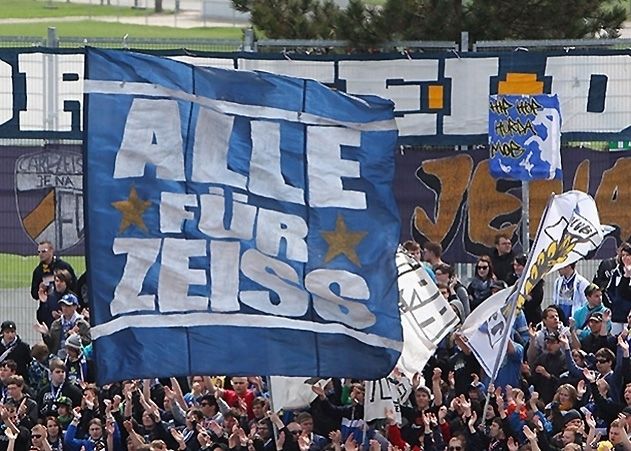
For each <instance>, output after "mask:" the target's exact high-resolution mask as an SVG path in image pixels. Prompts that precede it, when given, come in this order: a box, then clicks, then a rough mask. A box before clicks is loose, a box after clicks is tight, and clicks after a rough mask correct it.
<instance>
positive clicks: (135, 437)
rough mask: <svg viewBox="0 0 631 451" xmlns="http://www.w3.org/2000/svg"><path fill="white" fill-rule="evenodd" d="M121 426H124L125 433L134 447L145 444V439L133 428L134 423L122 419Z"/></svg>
mask: <svg viewBox="0 0 631 451" xmlns="http://www.w3.org/2000/svg"><path fill="white" fill-rule="evenodd" d="M123 427H124V428H125V431H127V435H128V436H129V438H130V439H131V441H132V443H133V444H134V446H135V447H136V448H138V447H141V446H144V445H145V439H144V438H142V437H141V436H140V434H138V433H137V432H136V431H135V430H134V423H132V421H131V420H125V421H123Z"/></svg>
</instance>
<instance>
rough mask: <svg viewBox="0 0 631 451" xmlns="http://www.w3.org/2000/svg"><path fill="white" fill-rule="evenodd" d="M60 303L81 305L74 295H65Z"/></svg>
mask: <svg viewBox="0 0 631 451" xmlns="http://www.w3.org/2000/svg"><path fill="white" fill-rule="evenodd" d="M59 302H61V303H62V304H66V305H79V299H77V297H76V296H75V295H74V294H72V293H66V294H64V295H63V296H62V298H61V299H60V300H59Z"/></svg>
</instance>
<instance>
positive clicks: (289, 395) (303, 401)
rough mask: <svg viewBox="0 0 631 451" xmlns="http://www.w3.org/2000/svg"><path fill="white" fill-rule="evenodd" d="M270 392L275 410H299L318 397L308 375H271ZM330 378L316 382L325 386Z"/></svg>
mask: <svg viewBox="0 0 631 451" xmlns="http://www.w3.org/2000/svg"><path fill="white" fill-rule="evenodd" d="M269 381H270V393H271V394H272V404H273V407H274V411H276V412H278V411H279V410H282V409H285V410H297V409H303V408H306V407H309V405H310V404H311V402H312V401H313V400H314V399H315V398H316V396H317V395H316V394H315V393H314V392H313V390H311V385H313V381H312V379H309V378H306V377H285V376H270V378H269ZM329 381H330V379H320V380H319V381H317V382H316V383H317V384H318V385H320V386H321V387H324V386H325V385H326V384H327V383H328V382H329Z"/></svg>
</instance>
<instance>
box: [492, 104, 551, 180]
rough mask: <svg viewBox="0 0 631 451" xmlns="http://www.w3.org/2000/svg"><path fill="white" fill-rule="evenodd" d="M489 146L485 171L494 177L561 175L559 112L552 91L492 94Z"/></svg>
mask: <svg viewBox="0 0 631 451" xmlns="http://www.w3.org/2000/svg"><path fill="white" fill-rule="evenodd" d="M489 149H490V152H491V158H490V161H489V171H490V172H491V175H492V176H493V177H495V178H501V179H511V180H526V181H527V180H552V179H559V178H561V177H562V172H561V112H560V106H559V98H558V97H557V96H556V94H555V95H549V94H537V95H528V96H526V95H523V96H522V95H492V96H491V97H490V101H489Z"/></svg>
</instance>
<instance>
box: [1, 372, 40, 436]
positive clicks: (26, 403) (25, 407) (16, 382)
mask: <svg viewBox="0 0 631 451" xmlns="http://www.w3.org/2000/svg"><path fill="white" fill-rule="evenodd" d="M25 389H26V386H25V385H24V378H23V377H22V376H20V375H19V374H16V375H14V376H11V377H9V379H8V380H7V394H8V396H7V399H10V400H12V401H13V402H14V403H15V405H16V406H19V407H18V421H19V424H20V426H24V427H25V428H27V429H30V428H32V427H33V425H34V424H36V423H37V418H38V414H39V410H38V408H37V403H36V402H35V401H34V400H32V399H31V397H30V396H29V395H28V393H25V392H24V390H25Z"/></svg>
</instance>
